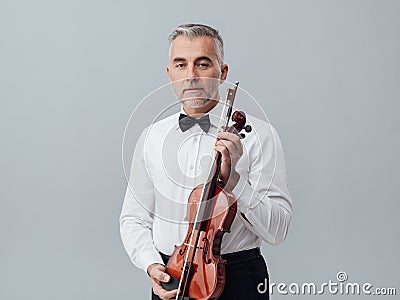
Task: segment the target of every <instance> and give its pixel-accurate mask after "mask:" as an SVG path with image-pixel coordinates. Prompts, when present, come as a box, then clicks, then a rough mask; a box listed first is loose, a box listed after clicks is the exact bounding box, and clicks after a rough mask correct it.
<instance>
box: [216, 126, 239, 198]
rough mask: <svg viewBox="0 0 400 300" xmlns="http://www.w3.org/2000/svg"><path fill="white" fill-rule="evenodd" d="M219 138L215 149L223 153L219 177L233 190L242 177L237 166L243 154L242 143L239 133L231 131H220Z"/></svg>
mask: <svg viewBox="0 0 400 300" xmlns="http://www.w3.org/2000/svg"><path fill="white" fill-rule="evenodd" d="M217 138H218V141H217V142H216V143H215V150H216V151H218V152H220V153H221V155H222V159H221V172H220V175H219V178H220V179H221V181H222V182H223V183H224V184H225V187H226V188H227V189H228V190H231V191H232V189H233V188H234V187H235V186H236V184H237V183H238V181H239V178H240V175H239V173H237V172H236V170H235V167H236V164H237V162H238V160H239V158H240V157H241V156H242V154H243V147H242V143H241V141H240V138H239V136H238V135H237V134H234V133H230V132H219V133H218V136H217Z"/></svg>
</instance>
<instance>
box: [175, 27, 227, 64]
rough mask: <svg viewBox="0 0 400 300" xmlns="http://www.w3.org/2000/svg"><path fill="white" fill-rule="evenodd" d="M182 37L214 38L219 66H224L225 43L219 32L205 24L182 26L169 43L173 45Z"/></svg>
mask: <svg viewBox="0 0 400 300" xmlns="http://www.w3.org/2000/svg"><path fill="white" fill-rule="evenodd" d="M180 35H183V36H184V37H201V36H209V37H211V38H213V39H214V42H215V49H216V51H217V60H218V62H219V64H221V65H222V64H223V61H224V42H223V40H222V37H221V35H220V34H219V32H218V30H216V29H214V28H212V27H211V26H208V25H204V24H182V25H179V26H178V27H177V28H175V29H174V30H173V31H172V32H171V34H170V35H169V37H168V40H169V42H170V43H172V41H173V40H175V39H176V38H177V37H178V36H180Z"/></svg>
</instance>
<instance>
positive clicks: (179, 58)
mask: <svg viewBox="0 0 400 300" xmlns="http://www.w3.org/2000/svg"><path fill="white" fill-rule="evenodd" d="M199 60H206V61H208V62H210V63H212V60H211V58H209V57H208V56H199V57H197V58H196V59H195V61H196V62H197V61H199ZM181 61H186V59H185V58H183V57H175V58H174V59H173V60H172V62H173V63H176V62H181Z"/></svg>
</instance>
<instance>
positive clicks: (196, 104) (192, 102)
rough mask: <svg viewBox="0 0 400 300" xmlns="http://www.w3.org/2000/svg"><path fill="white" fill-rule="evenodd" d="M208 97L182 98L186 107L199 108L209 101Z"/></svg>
mask: <svg viewBox="0 0 400 300" xmlns="http://www.w3.org/2000/svg"><path fill="white" fill-rule="evenodd" d="M210 101H211V100H210V99H204V98H192V99H183V100H182V102H183V105H184V106H186V107H188V108H200V107H203V106H205V105H207V104H208V103H210Z"/></svg>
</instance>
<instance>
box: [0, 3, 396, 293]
mask: <svg viewBox="0 0 400 300" xmlns="http://www.w3.org/2000/svg"><path fill="white" fill-rule="evenodd" d="M399 9H400V2H399V1H349V0H347V1H344V0H341V1H263V2H261V1H259V2H258V3H251V2H249V1H229V2H228V1H226V3H221V2H217V1H215V2H214V1H201V2H193V3H191V2H189V1H163V2H161V1H160V4H156V3H153V2H152V1H146V2H142V1H140V2H139V1H138V2H134V1H94V0H93V1H76V0H69V1H67V0H63V1H51V0H43V1H27V0H26V1H5V0H3V1H1V3H0V51H1V52H0V54H1V55H0V70H1V71H0V101H1V102H0V105H1V106H0V107H1V110H0V112H1V115H0V134H1V147H0V170H1V171H0V182H1V189H0V197H1V198H0V299H6V300H8V299H68V300H70V299H147V298H148V295H149V290H150V283H149V281H148V279H147V278H146V276H145V274H144V272H142V271H140V270H138V269H136V268H135V267H134V266H133V265H132V264H131V263H130V261H129V259H128V257H127V255H126V253H125V252H124V249H123V246H122V243H121V241H120V237H119V227H118V217H119V213H120V209H121V205H122V201H123V195H124V192H125V187H126V181H125V178H124V173H123V169H122V158H121V149H122V137H123V131H124V128H125V125H126V122H127V120H128V118H129V116H130V114H131V112H132V111H133V109H134V108H135V106H136V105H137V104H138V103H139V101H140V100H141V99H142V98H143V97H144V96H146V95H147V94H148V93H149V92H150V91H152V90H153V89H155V88H157V87H159V86H161V85H163V84H165V83H166V82H167V77H166V75H165V66H166V64H167V60H168V58H167V52H168V43H167V35H168V33H169V32H170V30H171V29H172V28H174V27H175V26H176V25H179V24H181V23H185V22H203V23H207V24H210V25H213V26H215V27H217V28H219V30H220V31H221V33H222V35H223V37H224V39H225V44H226V62H227V63H229V65H230V67H231V68H230V74H229V78H228V79H229V80H230V81H235V80H237V79H238V80H240V81H241V86H242V87H243V88H245V89H246V90H247V91H249V92H251V93H252V95H254V96H255V97H256V98H257V99H259V100H260V102H261V104H262V106H263V108H264V109H265V111H266V112H267V114H268V116H269V118H270V120H271V122H272V123H273V124H274V125H275V127H276V128H277V130H278V132H279V133H280V136H281V139H282V143H283V147H284V150H285V155H286V163H287V171H288V180H289V187H290V190H291V193H292V197H293V200H294V219H293V223H292V225H291V228H290V232H289V236H288V238H287V240H286V241H285V242H284V243H283V244H282V245H280V246H278V247H272V246H269V245H266V244H264V246H263V248H262V250H263V254H264V255H265V257H266V259H267V261H268V265H269V270H270V273H271V280H272V281H273V282H276V283H279V282H285V283H291V282H297V283H299V284H301V283H303V282H307V281H313V282H315V283H322V282H327V281H328V280H335V277H336V273H337V272H338V271H345V272H347V274H348V276H349V281H351V282H360V283H363V282H366V281H368V282H370V283H372V284H373V285H374V286H375V287H397V290H398V292H399V289H400V282H399V275H398V268H399V256H398V252H399V244H400V243H399V242H400V240H399V230H398V229H399V225H400V224H399V218H398V214H399V213H398V211H399V209H400V206H399V199H398V192H397V189H398V184H399V181H398V180H399V176H398V170H399V167H400V166H399V157H398V153H399V150H400V149H399V148H400V143H399V138H398V132H397V131H398V130H399V125H400V124H399V123H400V121H399V118H398V117H397V114H398V111H399V100H400V99H399V96H400V87H399V86H400V80H399V79H400V60H399V56H398V55H399V53H400V42H399V36H400V26H399V25H400V24H399V23H400V11H399ZM146 121H147V120H146V119H145V116H143V119H142V120H140V119H138V120H137V122H138V123H139V124H140V123H141V122H146ZM283 297H284V296H280V295H276V293H275V296H274V298H275V299H280V298H283ZM292 297H295V298H298V299H309V298H310V296H292ZM315 297H317V296H315ZM332 297H340V296H338V295H337V296H330V295H328V294H325V295H323V296H319V298H322V299H325V298H332ZM397 297H398V296H397ZM391 298H392V299H393V298H395V297H391Z"/></svg>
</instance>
